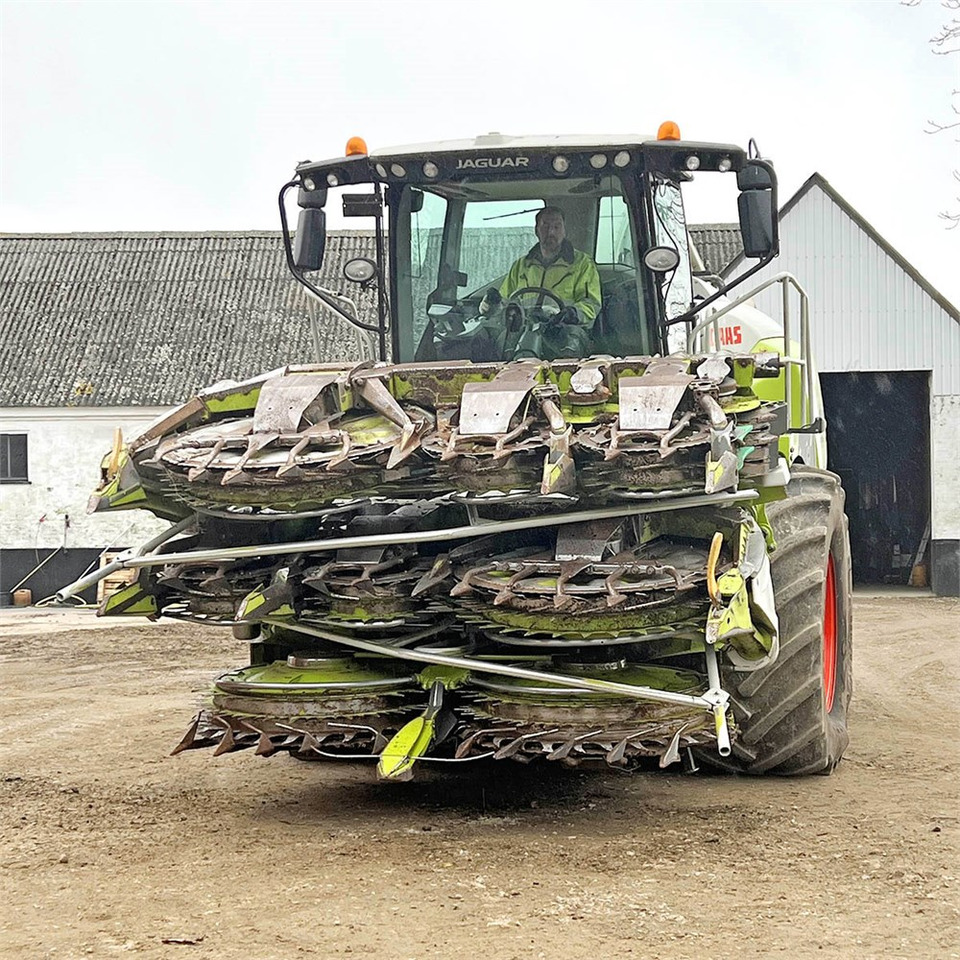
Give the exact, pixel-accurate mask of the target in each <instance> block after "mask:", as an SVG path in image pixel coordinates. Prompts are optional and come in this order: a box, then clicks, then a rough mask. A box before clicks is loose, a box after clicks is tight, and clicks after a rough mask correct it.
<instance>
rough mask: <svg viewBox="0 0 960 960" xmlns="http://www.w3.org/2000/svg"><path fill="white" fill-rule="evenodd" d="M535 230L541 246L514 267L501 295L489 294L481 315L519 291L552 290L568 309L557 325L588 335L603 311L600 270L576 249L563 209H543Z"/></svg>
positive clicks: (537, 246)
mask: <svg viewBox="0 0 960 960" xmlns="http://www.w3.org/2000/svg"><path fill="white" fill-rule="evenodd" d="M535 229H536V234H537V240H538V241H539V242H538V243H537V244H535V245H534V246H533V247H532V248H531V249H530V251H529V252H528V253H527V254H525V255H524V256H522V257H520V259H519V260H517V262H516V263H514V265H513V266H512V267H511V268H510V272H509V273H508V274H507V276H506V279H505V280H504V281H503V283H502V284H501V285H500V289H499V291H498V290H496V289H493V290H490V291H488V292H487V295H486V297H484V302H483V304H482V305H481V313H486V312H487V311H488V310H489V309H490V308H492V307H494V306H496V305H497V304H498V303H499V302H500V300H501V299H503V300H506V299H509V298H510V297H511V296H513V294H514V293H516V291H517V290H522V289H523V288H524V287H537V288H541V289H543V290H548V291H549V292H550V293H552V294H554V295H555V296H556V297H557V298H558V299H560V300H562V301H563V302H564V309H563V311H562V313H560V314H559V315H558V317H557V318H556V321H559V322H560V323H563V324H567V325H570V326H578V327H580V328H582V329H583V330H584V334H586V332H587V331H589V329H590V327H591V326H592V325H593V321H594V320H595V319H596V317H597V312H598V311H599V310H600V274H599V273H598V272H597V266H596V264H595V263H594V262H593V260H591V259H590V257H588V256H587V255H586V254H585V253H581V252H580V251H579V250H574V249H573V244H571V243H570V241H569V240H568V239H567V228H566V224H565V223H564V219H563V211H562V210H561V209H560V208H559V207H543V208H542V209H541V210H540V211H538V213H537V218H536V224H535ZM497 294H499V296H497ZM531 296H533V294H531ZM544 299H545V298H544V296H543V294H541V295H540V297H539V299H538V301H537V306H542V305H543V301H544ZM556 321H555V322H556ZM571 332H572V331H571Z"/></svg>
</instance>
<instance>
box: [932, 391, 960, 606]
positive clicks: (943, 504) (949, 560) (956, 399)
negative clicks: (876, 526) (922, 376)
mask: <svg viewBox="0 0 960 960" xmlns="http://www.w3.org/2000/svg"><path fill="white" fill-rule="evenodd" d="M930 454H931V474H932V476H931V478H930V487H931V493H932V495H933V502H932V505H931V521H930V529H931V538H932V543H931V571H930V572H931V579H932V585H933V589H934V591H935V592H936V593H937V594H939V595H940V596H946V597H957V596H960V396H940V397H937V396H934V397H931V398H930Z"/></svg>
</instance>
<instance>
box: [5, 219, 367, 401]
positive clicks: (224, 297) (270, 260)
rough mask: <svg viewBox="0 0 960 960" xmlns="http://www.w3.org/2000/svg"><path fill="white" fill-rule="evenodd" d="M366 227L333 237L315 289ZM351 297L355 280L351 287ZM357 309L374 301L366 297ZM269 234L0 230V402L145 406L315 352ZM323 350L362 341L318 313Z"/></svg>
mask: <svg viewBox="0 0 960 960" xmlns="http://www.w3.org/2000/svg"><path fill="white" fill-rule="evenodd" d="M371 245H372V234H370V233H368V232H366V231H349V232H347V231H343V232H332V233H331V235H330V237H329V241H328V251H329V252H328V255H327V257H326V262H325V264H324V269H323V271H322V272H321V275H320V279H319V283H320V285H321V286H331V287H333V288H334V289H342V288H343V287H344V286H346V284H344V282H343V281H342V279H341V275H340V270H341V268H342V265H343V263H344V262H345V261H346V260H348V259H349V258H350V257H352V256H359V255H366V254H369V253H370V248H371ZM349 292H350V293H351V294H353V295H354V296H355V297H356V295H357V294H358V293H359V288H357V287H352V289H351V290H350V291H349ZM362 299H363V301H364V302H362V303H359V304H358V306H359V307H360V309H361V311H362V313H364V314H368V313H369V311H371V310H372V309H373V305H372V296H371V295H370V294H363V295H362ZM314 309H317V308H316V306H315V304H314V303H313V301H312V300H311V298H310V297H309V296H308V295H307V293H306V292H305V291H304V290H303V288H302V287H301V286H300V285H299V284H298V283H296V281H295V280H293V278H292V277H291V276H290V274H289V272H288V270H287V267H286V263H285V259H284V253H283V245H282V241H281V238H280V234H279V232H245V233H212V232H211V233H164V234H155V233H121V234H110V235H107V234H69V235H32V236H10V235H6V236H0V406H39V407H55V406H128V405H131V406H152V405H165V404H172V403H177V402H179V401H181V400H182V399H183V398H184V397H185V396H187V395H189V393H190V392H191V391H195V390H197V389H199V388H200V387H202V386H205V385H208V384H210V383H214V382H216V381H218V380H223V379H228V378H229V379H235V380H239V379H243V378H245V377H249V376H253V375H255V374H257V373H260V372H263V371H264V370H269V369H273V368H275V367H278V366H281V365H283V364H285V363H298V362H309V361H312V360H314V359H315V352H314V347H313V339H312V335H311V331H310V322H309V318H310V316H311V311H312V310H314ZM320 346H321V350H322V352H323V354H324V356H326V357H334V356H336V357H343V358H345V359H355V358H359V357H360V356H361V355H362V353H363V348H362V341H361V339H360V335H359V334H358V332H357V331H355V330H354V329H353V328H352V327H350V325H349V324H347V323H346V322H345V321H343V320H341V319H339V318H338V317H336V316H334V315H333V314H332V313H331V312H330V311H327V310H323V312H322V315H321V318H320Z"/></svg>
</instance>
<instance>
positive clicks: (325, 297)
mask: <svg viewBox="0 0 960 960" xmlns="http://www.w3.org/2000/svg"><path fill="white" fill-rule="evenodd" d="M299 186H300V181H299V180H291V181H290V182H289V183H285V184H284V185H283V186H282V187H281V188H280V196H279V197H278V203H279V205H280V226H281V229H282V231H283V249H284V253H285V254H286V257H287V266H288V267H289V269H290V272H291V273H292V274H293V277H294V279H295V280H296V281H297V282H298V283H300V284H301V285H302V286H304V287H306V288H307V290H309V291H310V292H311V293H312V294H313V295H314V296H315V297H317V298H318V299H319V300H321V301H322V302H323V303H325V304H326V305H327V306H328V307H329V308H330V309H331V310H333V311H334V312H335V313H337V314H339V315H340V316H341V317H343V319H344V320H346V321H347V322H348V323H350V324H351V325H352V326H354V327H359V328H360V329H361V330H369V331H370V332H371V333H379V334H380V341H381V344H383V342H384V331H383V326H382V325H379V326H378V325H377V324H374V323H363V322H362V321H360V320H357V319H355V318H354V317H351V316H350V314H349V313H347V312H346V311H345V310H344V309H343V307H342V306H340V304H339V303H338V302H337V301H336V300H335V299H334V298H333V297H331V296H330V294H329V293H327V292H326V291H325V290H323V289H321V288H320V287H318V286H317V285H316V284H315V283H312V282H311V281H310V280H308V279H307V278H306V277H305V276H304V273H303V271H302V270H301V269H300V267H298V266H297V264H296V261H295V260H294V259H293V241H292V240H291V238H290V227H289V225H288V223H287V211H286V207H285V206H284V203H283V201H284V198H285V197H286V195H287V191H288V190H289V189H290V188H291V187H299ZM381 316H382V311H381ZM382 354H383V348H382V346H381V357H382Z"/></svg>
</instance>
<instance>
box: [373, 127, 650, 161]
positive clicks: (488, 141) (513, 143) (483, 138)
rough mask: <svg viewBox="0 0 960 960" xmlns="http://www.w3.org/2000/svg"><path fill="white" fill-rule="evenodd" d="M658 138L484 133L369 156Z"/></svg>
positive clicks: (600, 145) (605, 145) (579, 146)
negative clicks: (469, 138) (466, 138)
mask: <svg viewBox="0 0 960 960" xmlns="http://www.w3.org/2000/svg"><path fill="white" fill-rule="evenodd" d="M650 140H656V135H655V134H637V133H620V134H607V133H573V134H562V133H561V134H522V135H520V136H512V135H510V134H506V133H496V132H495V133H484V134H481V135H480V136H478V137H475V138H474V139H472V140H436V141H434V142H433V143H414V144H407V145H405V146H399V147H381V148H378V149H376V150H371V151H370V154H369V155H370V157H391V158H393V157H405V156H411V157H419V156H423V155H424V154H436V153H464V152H468V151H473V150H485V149H493V150H502V149H504V148H514V149H517V150H538V149H539V150H558V149H560V150H562V149H566V150H589V149H591V148H594V149H598V150H601V149H609V148H610V147H628V146H639V145H640V144H642V143H646V142H648V141H650Z"/></svg>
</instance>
